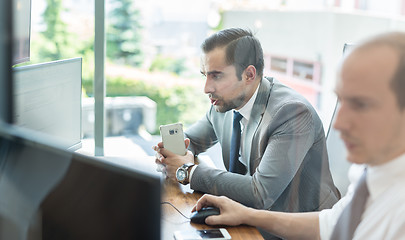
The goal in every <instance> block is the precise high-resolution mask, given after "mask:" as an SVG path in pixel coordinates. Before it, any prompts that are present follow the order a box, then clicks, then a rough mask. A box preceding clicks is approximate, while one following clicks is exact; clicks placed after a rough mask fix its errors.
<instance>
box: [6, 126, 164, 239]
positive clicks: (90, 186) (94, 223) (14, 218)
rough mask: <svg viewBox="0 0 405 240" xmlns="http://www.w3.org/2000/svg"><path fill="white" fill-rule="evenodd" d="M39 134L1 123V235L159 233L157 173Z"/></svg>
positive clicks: (55, 236)
mask: <svg viewBox="0 0 405 240" xmlns="http://www.w3.org/2000/svg"><path fill="white" fill-rule="evenodd" d="M43 137H44V136H43V135H41V134H40V133H37V132H31V130H27V129H20V128H17V127H15V126H2V125H0V239H160V228H161V227H160V217H161V205H160V202H161V178H160V177H158V176H156V175H151V174H149V173H147V172H142V171H138V170H135V169H133V168H126V167H123V166H119V165H115V164H113V163H111V162H106V161H102V160H99V159H97V158H94V157H90V156H86V155H81V154H78V153H75V152H70V151H67V150H64V149H63V148H60V147H57V146H54V145H56V144H57V143H56V142H54V141H53V140H52V139H49V137H46V138H43ZM33 139H36V140H33ZM38 139H39V140H38ZM51 142H52V143H51Z"/></svg>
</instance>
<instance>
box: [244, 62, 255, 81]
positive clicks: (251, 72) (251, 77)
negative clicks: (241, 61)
mask: <svg viewBox="0 0 405 240" xmlns="http://www.w3.org/2000/svg"><path fill="white" fill-rule="evenodd" d="M243 77H244V78H245V79H244V80H246V81H247V82H248V83H253V82H254V81H255V79H256V68H255V67H254V66H253V65H249V66H247V68H245V71H244V76H243Z"/></svg>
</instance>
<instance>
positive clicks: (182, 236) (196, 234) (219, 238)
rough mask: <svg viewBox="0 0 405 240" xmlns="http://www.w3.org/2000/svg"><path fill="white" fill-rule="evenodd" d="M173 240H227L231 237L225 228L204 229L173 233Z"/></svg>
mask: <svg viewBox="0 0 405 240" xmlns="http://www.w3.org/2000/svg"><path fill="white" fill-rule="evenodd" d="M174 239H176V240H197V239H210V240H229V239H231V235H229V233H228V231H227V230H226V229H225V228H217V229H205V230H196V229H194V230H188V231H176V232H174Z"/></svg>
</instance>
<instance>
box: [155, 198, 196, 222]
mask: <svg viewBox="0 0 405 240" xmlns="http://www.w3.org/2000/svg"><path fill="white" fill-rule="evenodd" d="M161 204H162V205H163V204H168V205H170V206H172V207H173V208H174V209H175V210H176V211H177V212H178V213H180V214H181V215H182V216H183V217H185V218H187V219H190V218H189V217H187V216H186V215H184V214H183V213H182V212H181V211H180V210H179V209H178V208H177V207H176V206H174V205H173V204H172V203H171V202H167V201H165V202H161Z"/></svg>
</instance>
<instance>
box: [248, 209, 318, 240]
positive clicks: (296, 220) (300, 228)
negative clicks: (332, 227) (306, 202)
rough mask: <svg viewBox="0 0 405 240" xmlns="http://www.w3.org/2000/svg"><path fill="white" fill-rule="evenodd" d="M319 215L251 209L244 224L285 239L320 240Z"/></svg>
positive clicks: (316, 213) (314, 213) (315, 213)
mask: <svg viewBox="0 0 405 240" xmlns="http://www.w3.org/2000/svg"><path fill="white" fill-rule="evenodd" d="M318 215H319V213H318V212H310V213H284V212H274V211H267V210H256V209H251V208H249V209H248V211H247V212H246V214H244V215H242V216H243V217H242V223H243V224H247V225H251V226H255V227H259V228H262V229H264V230H266V231H268V232H270V233H272V234H274V235H277V236H279V237H282V238H285V239H311V240H312V239H319V238H320V236H319V217H318Z"/></svg>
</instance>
